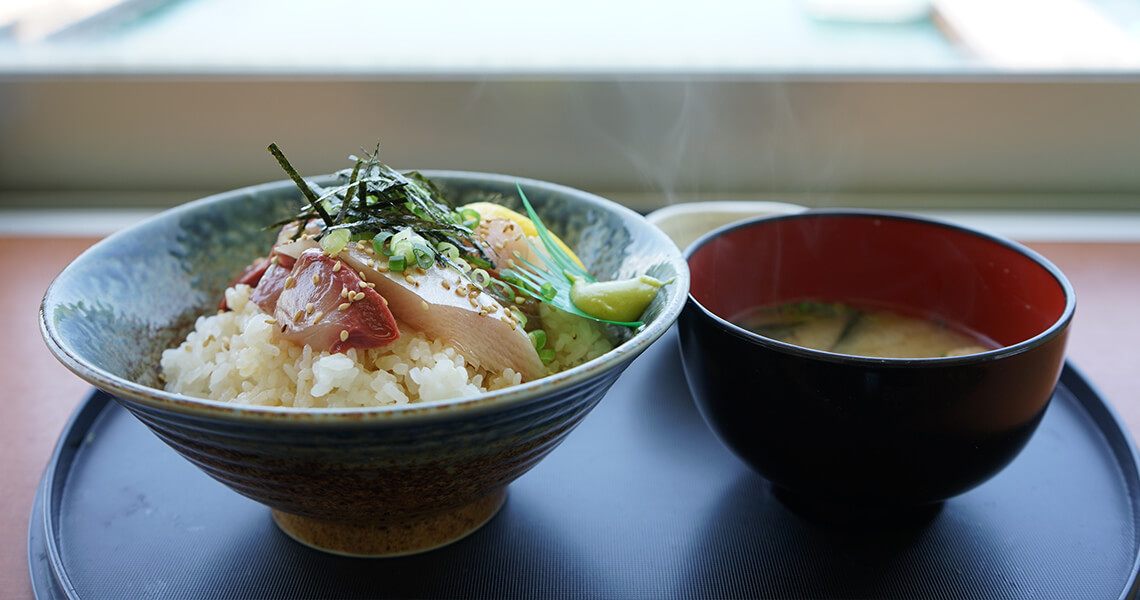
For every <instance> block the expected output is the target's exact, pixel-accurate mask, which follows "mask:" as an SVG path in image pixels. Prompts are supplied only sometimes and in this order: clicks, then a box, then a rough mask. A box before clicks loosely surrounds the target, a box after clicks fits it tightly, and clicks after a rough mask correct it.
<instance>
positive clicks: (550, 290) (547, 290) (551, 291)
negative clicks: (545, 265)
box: [538, 281, 558, 300]
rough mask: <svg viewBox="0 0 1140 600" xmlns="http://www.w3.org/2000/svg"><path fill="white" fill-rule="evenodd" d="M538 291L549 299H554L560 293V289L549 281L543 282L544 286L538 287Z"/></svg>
mask: <svg viewBox="0 0 1140 600" xmlns="http://www.w3.org/2000/svg"><path fill="white" fill-rule="evenodd" d="M538 293H540V294H542V297H543V298H546V299H547V300H553V299H554V297H555V296H557V295H558V290H556V289H555V288H554V286H553V285H552V284H551V283H550V282H549V281H548V282H546V283H543V284H542V287H541V288H539V289H538Z"/></svg>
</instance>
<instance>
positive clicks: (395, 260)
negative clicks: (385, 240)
mask: <svg viewBox="0 0 1140 600" xmlns="http://www.w3.org/2000/svg"><path fill="white" fill-rule="evenodd" d="M407 266H408V261H407V259H406V258H404V256H403V255H400V256H393V257H391V258H389V259H388V269H389V270H392V271H395V272H397V273H399V272H401V271H403V270H404V269H405V268H406V267H407Z"/></svg>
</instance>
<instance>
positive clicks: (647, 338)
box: [39, 170, 689, 426]
mask: <svg viewBox="0 0 1140 600" xmlns="http://www.w3.org/2000/svg"><path fill="white" fill-rule="evenodd" d="M419 172H420V173H422V174H423V175H424V176H426V177H429V178H438V179H449V180H455V181H461V180H477V181H485V182H488V183H493V184H501V185H510V186H513V185H515V184H516V183H517V184H519V185H522V186H523V187H524V188H528V187H529V188H537V189H542V190H544V191H548V192H554V193H559V194H563V195H568V196H574V197H576V198H578V199H580V200H582V201H585V202H586V203H588V204H591V205H594V206H597V207H599V208H601V209H602V210H605V211H607V212H612V213H616V214H617V215H618V216H619V217H620V218H621V220H622V221H623V222H633V223H640V224H643V226H642V227H640V228H639V229H641V230H643V231H642V232H641V235H644V236H648V237H649V238H650V239H651V240H652V241H653V247H655V248H660V249H661V251H662V253H663V254H664V255H665V256H666V260H665V261H664V263H665V264H668V265H671V266H672V267H673V269H674V271H675V272H676V275H675V277H674V279H673V281H672V282H671V283H670V284H669V285H670V286H673V290H672V291H671V294H670V296H669V297H668V301H667V302H665V303H664V304H663V305H662V306H661V308H660V311H659V313H658V315H657V317H656V318H655V319H653V320H652V321H650V322H647V323H646V324H645V325H644V326H643V327H642V328H640V329H639V330H638V331H636V332H635V333H634V334H633V335H632V336H631V337H630V338H629V339H628V340H626V341H625V342H623V343H621V344H619V345H618V346H617V347H615V348H614V349H612V350H610V351H609V352H607V353H605V354H603V355H602V356H599V357H597V358H595V359H593V360H590V361H588V362H586V363H584V364H582V365H579V366H577V367H574V368H571V369H567V370H565V371H562V372H560V373H555V374H552V375H548V376H546V377H543V378H541V379H537V380H534V381H530V382H525V383H522V384H520V385H517V386H512V387H509V388H506V389H502V390H495V391H491V392H487V393H485V394H480V395H476V396H464V397H460V398H454V399H448V400H438V401H430V402H422V403H415V404H406V405H395V406H382V407H361V408H306V409H296V408H289V407H268V406H250V405H241V404H231V403H226V402H220V401H214V400H206V399H202V398H195V397H191V396H185V395H182V394H175V393H171V392H167V391H165V390H161V389H157V388H153V387H149V386H146V385H142V384H139V383H136V382H134V381H130V380H128V379H125V378H122V377H119V376H117V375H115V374H113V373H110V372H108V371H106V370H104V369H101V368H98V367H96V366H95V365H93V364H91V363H89V362H87V361H86V360H84V359H82V358H81V357H80V356H79V355H78V354H77V353H75V352H74V351H72V350H71V349H70V348H69V346H68V344H67V341H66V340H64V339H62V337H61V336H60V334H59V332H58V330H57V329H56V328H55V327H54V326H53V324H52V322H53V319H52V311H53V307H54V305H55V303H54V301H53V299H54V298H55V296H57V295H58V293H59V287H60V286H62V285H64V282H66V281H67V277H68V276H69V275H70V274H71V273H73V272H74V271H76V270H78V268H79V265H82V263H83V262H84V261H86V260H91V257H92V256H95V255H97V254H98V253H99V252H100V251H102V250H104V249H106V248H109V247H113V245H114V244H116V243H118V241H119V240H121V239H125V238H128V237H129V236H131V235H134V234H135V233H136V232H137V231H139V230H142V229H144V228H147V227H150V226H153V225H154V224H155V223H158V222H162V221H164V220H169V219H178V218H180V217H182V216H184V215H187V214H189V213H191V212H193V211H195V210H198V209H199V208H200V207H201V206H203V205H207V204H211V203H219V202H227V201H231V199H232V198H235V197H239V196H244V195H249V194H264V193H269V192H273V191H278V190H286V189H291V188H292V189H295V187H296V184H295V183H294V182H293V181H291V180H288V179H282V180H277V181H271V182H267V183H261V184H256V185H251V186H246V187H242V188H237V189H232V190H227V191H224V192H220V193H217V194H212V195H210V196H207V197H204V198H200V199H197V200H193V201H190V202H187V203H184V204H181V205H178V206H175V207H172V208H170V209H167V210H164V211H162V212H161V213H158V214H156V215H153V216H151V217H149V218H147V219H144V220H143V221H141V222H139V223H136V224H134V225H132V226H130V227H128V228H126V229H123V230H120V231H118V232H116V233H113V234H111V235H110V236H108V237H107V238H105V239H103V240H100V241H99V242H96V243H95V244H94V245H92V246H91V247H90V248H89V249H88V250H86V251H84V252H83V253H81V254H80V256H79V257H77V258H76V259H75V260H74V261H73V262H72V263H71V264H69V265H68V266H67V267H65V268H64V270H63V271H62V272H61V273H60V274H59V275H58V276H57V277H56V278H55V280H53V282H52V283H51V284H50V285H49V286H48V289H47V291H46V292H45V294H44V298H43V300H42V301H41V303H40V310H39V321H40V332H41V335H42V336H43V338H44V341H45V343H46V344H47V346H48V348H49V350H50V351H51V352H52V354H53V355H55V357H56V359H57V360H59V361H60V362H61V363H62V364H63V365H64V366H66V367H67V368H68V369H70V370H71V371H72V372H74V373H75V374H76V375H78V376H79V377H81V378H83V379H84V380H86V381H88V382H89V383H91V384H92V385H94V386H95V387H97V388H99V389H101V390H103V391H105V392H107V393H109V394H111V395H112V396H114V397H116V398H117V399H119V400H120V401H125V402H127V403H137V404H141V405H143V406H146V407H148V408H151V409H156V410H158V411H172V412H176V413H180V414H183V415H185V416H190V417H198V418H202V419H207V420H216V419H223V420H229V421H239V422H243V423H248V424H256V423H261V424H273V425H277V424H284V423H294V424H298V425H304V426H312V425H321V424H325V425H337V426H344V425H351V424H361V425H375V424H378V423H386V424H391V425H404V424H415V423H422V422H425V421H432V420H437V419H451V418H456V417H461V418H462V417H468V416H474V415H475V413H484V412H495V411H499V410H505V409H508V408H515V407H520V406H523V405H526V404H528V403H531V402H541V401H542V400H543V399H544V398H547V397H551V396H553V395H556V394H559V393H561V392H564V391H567V390H572V389H573V388H576V387H578V386H581V385H584V384H587V383H588V382H589V381H590V380H592V379H600V378H602V377H603V376H604V375H605V374H606V373H608V372H610V371H612V370H614V369H624V368H625V367H626V366H628V365H629V363H631V362H632V361H633V360H634V359H635V358H636V357H637V356H639V355H640V354H641V353H642V352H644V351H645V349H646V348H648V347H649V346H650V345H651V344H653V343H654V342H656V341H657V340H658V339H659V338H660V337H661V336H662V335H664V334H665V332H666V331H667V330H668V329H669V328H670V327H671V326H672V325H673V323H674V322H675V321H676V320H677V318H678V317H679V316H680V313H681V310H682V309H683V308H684V306H685V301H686V298H687V297H688V288H689V270H688V263H687V262H686V261H685V259H684V258H683V257H682V255H681V252H680V250H679V249H677V247H676V245H675V244H674V243H673V241H672V240H671V239H670V238H669V237H668V236H667V235H665V233H664V232H662V231H661V230H659V229H658V228H657V227H655V226H653V225H652V224H650V223H649V222H648V221H647V220H645V217H643V216H642V215H640V214H638V213H637V212H635V211H633V210H632V209H630V208H628V207H626V206H623V205H621V204H618V203H616V202H614V201H612V200H608V199H605V198H603V197H601V196H598V195H596V194H592V193H590V192H586V191H583V190H579V189H576V188H571V187H568V186H564V185H561V184H556V183H551V182H546V181H541V180H537V179H530V178H525V177H516V176H510V175H503V174H495V173H483V172H476V171H457V170H420V171H419ZM332 177H333V175H331V174H329V175H321V176H316V177H307V178H306V179H309V180H312V181H316V182H318V183H320V182H322V181H326V180H328V179H330V178H332ZM639 237H640V236H639Z"/></svg>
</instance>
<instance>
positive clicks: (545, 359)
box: [538, 348, 554, 365]
mask: <svg viewBox="0 0 1140 600" xmlns="http://www.w3.org/2000/svg"><path fill="white" fill-rule="evenodd" d="M538 358H539V360H541V361H542V364H544V365H549V364H550V361H552V360H554V349H552V348H543V349H542V350H539V351H538Z"/></svg>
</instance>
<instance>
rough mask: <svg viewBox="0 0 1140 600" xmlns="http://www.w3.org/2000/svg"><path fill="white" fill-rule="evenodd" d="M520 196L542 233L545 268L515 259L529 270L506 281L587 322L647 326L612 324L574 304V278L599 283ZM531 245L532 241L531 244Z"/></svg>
mask: <svg viewBox="0 0 1140 600" xmlns="http://www.w3.org/2000/svg"><path fill="white" fill-rule="evenodd" d="M515 187H516V188H517V189H518V192H519V198H521V199H522V203H523V206H524V207H525V208H526V213H527V216H528V217H529V218H530V220H531V222H532V223H534V229H535V231H536V232H537V233H538V239H539V241H541V242H542V246H543V248H545V250H546V252H545V253H544V252H541V251H538V252H535V254H537V255H538V256H539V257H541V262H542V264H541V265H536V264H534V263H532V262H530V261H528V260H526V259H525V258H523V257H521V256H517V255H516V256H515V259H516V260H517V261H519V262H521V263H522V264H523V265H525V266H526V267H527V268H509V269H502V270H501V271H499V274H500V275H501V276H503V280H504V281H506V282H507V283H509V284H511V285H513V286H514V287H515V288H516V289H519V290H521V291H523V292H526V293H527V294H530V295H531V296H533V297H535V298H536V299H538V300H541V301H543V302H546V303H547V304H549V305H551V306H553V307H555V308H558V309H561V310H564V311H566V312H568V313H570V314H572V315H577V316H579V317H583V318H586V319H592V320H594V321H600V322H602V323H612V324H614V325H622V326H624V327H635V328H636V327H641V326H642V325H644V323H643V322H642V321H610V320H608V319H601V318H598V317H596V316H594V315H591V314H589V313H587V312H585V311H583V310H582V309H580V308H578V307H577V306H576V305H575V304H574V301H573V300H571V299H570V288H571V287H572V285H573V278H574V277H577V278H581V279H585V280H586V281H589V282H597V281H598V280H597V279H595V278H594V276H593V275H590V273H589V272H588V271H586V269H584V268H582V267H581V266H580V265H579V264H578V261H576V260H574V259H573V257H571V256H570V255H569V254H567V253H566V251H565V250H563V249H562V246H561V245H559V244H558V242H557V241H555V239H554V236H553V235H551V233H550V231H549V230H548V229H547V228H546V225H545V224H544V223H543V222H542V219H541V218H540V217H539V216H538V213H537V212H535V210H534V207H533V206H531V205H530V201H529V200H527V197H526V193H524V192H523V190H522V186H521V185H517V184H516V186H515ZM527 241H528V242H529V241H530V240H527Z"/></svg>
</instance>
